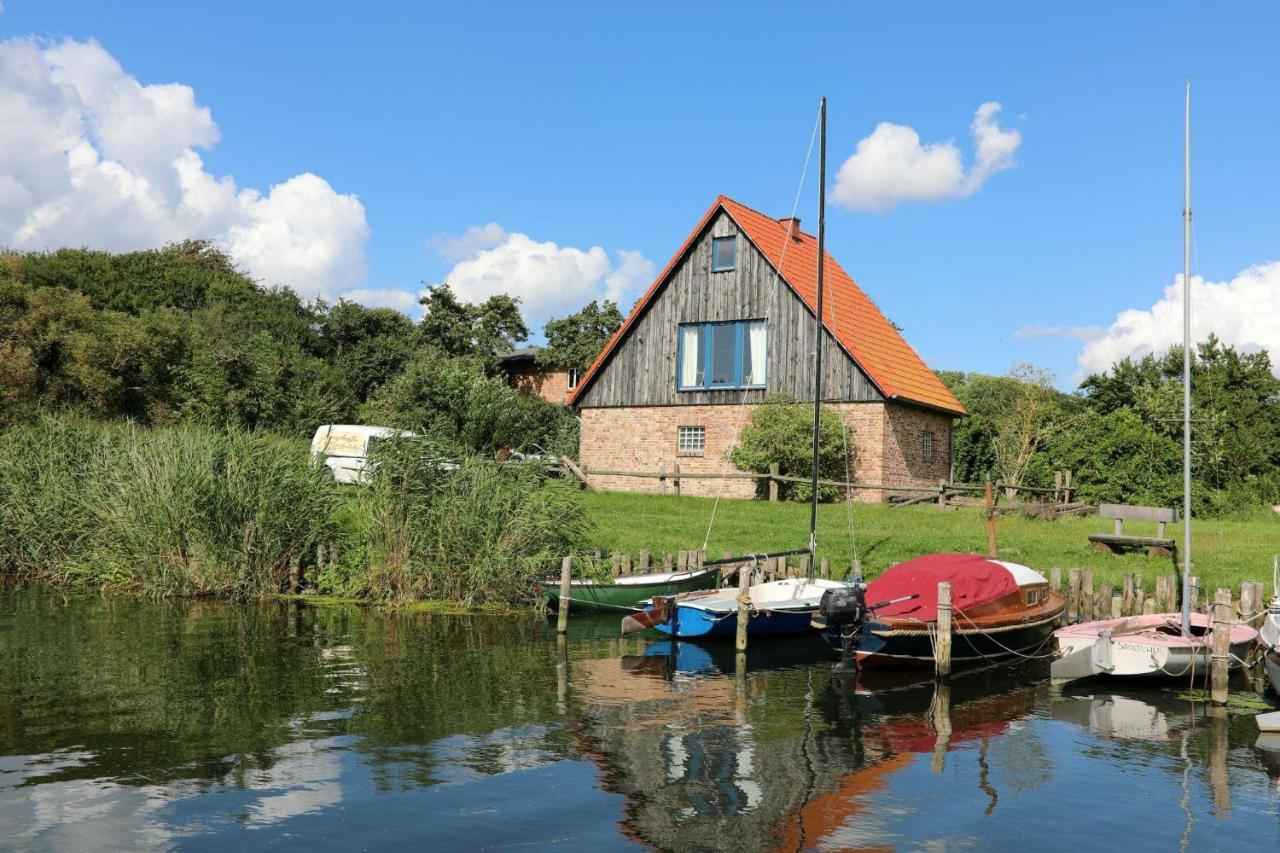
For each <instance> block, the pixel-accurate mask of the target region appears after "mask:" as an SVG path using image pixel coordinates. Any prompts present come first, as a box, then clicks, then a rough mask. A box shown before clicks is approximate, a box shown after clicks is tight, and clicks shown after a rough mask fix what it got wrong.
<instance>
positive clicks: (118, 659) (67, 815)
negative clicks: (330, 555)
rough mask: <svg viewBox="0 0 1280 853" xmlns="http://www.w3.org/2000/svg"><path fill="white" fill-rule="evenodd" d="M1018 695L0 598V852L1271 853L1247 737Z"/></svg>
mask: <svg viewBox="0 0 1280 853" xmlns="http://www.w3.org/2000/svg"><path fill="white" fill-rule="evenodd" d="M814 660H819V662H818V663H814V662H813V661H814ZM1044 675H1045V673H1044V671H1043V670H1042V669H1037V668H1035V667H1031V668H1025V667H1024V668H1015V669H997V670H989V671H985V672H978V673H969V674H964V675H961V676H957V677H955V678H953V679H952V680H951V681H950V682H949V683H944V684H941V685H937V686H935V684H934V682H933V679H932V677H931V676H929V674H927V673H926V674H925V676H926V677H925V678H924V679H923V680H922V679H921V678H919V677H918V676H914V675H911V674H893V673H879V672H875V673H867V674H866V675H865V676H863V677H861V678H856V679H855V678H852V677H848V676H837V675H834V674H833V673H832V671H831V666H830V661H829V658H828V656H827V655H826V653H825V649H810V648H808V647H806V646H805V645H804V643H802V642H787V643H773V644H764V643H762V644H760V647H759V648H758V649H752V650H751V652H750V653H749V654H748V655H747V656H746V657H745V659H740V658H739V657H738V656H736V655H735V654H734V653H733V651H732V648H731V647H729V646H724V645H721V646H711V645H708V646H698V645H694V644H691V643H687V642H672V641H663V642H652V641H647V640H645V639H643V638H641V637H630V638H626V639H623V638H619V637H618V636H617V622H616V619H609V620H605V621H602V622H600V623H599V624H597V623H595V622H593V621H591V620H581V619H575V620H574V621H573V622H571V625H570V633H569V636H568V638H567V639H560V640H557V639H556V638H555V637H554V632H553V631H550V630H548V628H547V626H546V625H545V624H544V623H543V622H541V621H540V620H536V619H533V618H521V617H515V618H513V617H473V618H465V617H442V616H429V615H425V614H408V613H386V612H379V611H368V610H360V609H356V608H312V607H305V606H303V607H299V606H297V605H288V606H286V605H232V604H227V603H213V602H186V603H176V604H175V603H155V602H141V601H132V600H129V599H110V598H100V597H97V596H90V595H79V596H64V595H62V594H61V593H59V594H56V595H53V594H50V593H49V592H47V591H45V590H41V589H38V588H32V589H21V590H0V686H2V687H3V690H0V847H33V848H67V849H78V848H85V847H98V848H103V847H110V848H121V849H144V848H168V847H175V846H181V847H190V846H212V845H214V844H216V845H218V846H224V847H225V846H235V847H237V848H239V847H248V848H255V847H268V846H281V845H288V846H291V847H292V846H306V847H308V848H317V849H324V848H334V849H340V848H341V849H346V848H349V847H366V846H430V847H432V848H435V849H473V848H486V847H505V846H514V845H524V846H532V847H541V846H547V845H550V844H553V843H554V844H558V845H560V846H562V847H563V848H565V849H590V850H601V849H612V848H618V847H626V846H634V845H636V844H640V845H645V846H650V847H657V848H661V849H679V850H685V849H695V850H696V849H726V850H727V849H734V850H739V849H741V850H765V849H782V850H811V849H819V850H822V849H827V850H835V849H840V850H844V849H866V848H892V847H907V848H915V847H925V846H948V847H977V848H988V847H1001V846H1006V847H1020V846H1026V845H1027V844H1028V843H1030V841H1031V839H1032V838H1034V839H1035V843H1037V844H1039V845H1040V846H1048V847H1051V848H1052V847H1054V846H1055V844H1054V841H1055V839H1062V840H1070V843H1069V844H1066V843H1064V844H1063V845H1062V846H1072V847H1075V846H1078V841H1079V837H1078V827H1076V826H1074V825H1073V822H1074V821H1075V820H1077V819H1078V816H1079V815H1082V814H1088V815H1089V816H1090V820H1091V822H1092V823H1093V824H1095V825H1094V826H1091V829H1090V832H1091V833H1093V834H1096V836H1097V837H1099V838H1105V837H1120V834H1121V833H1126V832H1127V833H1130V834H1132V833H1133V832H1134V831H1135V828H1141V831H1142V832H1143V836H1144V839H1145V840H1149V841H1150V843H1151V845H1152V846H1154V847H1160V848H1171V847H1174V846H1177V845H1178V844H1179V843H1182V842H1184V835H1185V843H1186V844H1187V845H1188V846H1190V847H1192V848H1198V847H1203V846H1214V844H1215V843H1217V842H1216V841H1215V839H1219V838H1221V837H1228V836H1222V835H1219V833H1222V832H1224V830H1226V829H1227V828H1230V836H1229V837H1232V838H1241V839H1243V838H1248V839H1250V840H1251V841H1254V840H1256V841H1257V842H1258V845H1259V846H1263V847H1267V846H1275V844H1276V843H1280V821H1278V820H1277V819H1276V814H1277V802H1278V797H1280V789H1278V788H1277V782H1276V780H1280V744H1277V745H1274V746H1272V747H1269V746H1268V745H1267V744H1266V743H1263V742H1260V741H1259V742H1258V743H1257V744H1256V745H1255V741H1258V738H1257V736H1256V732H1254V731H1252V730H1251V728H1250V727H1251V726H1252V725H1253V724H1252V720H1251V719H1250V718H1249V717H1247V716H1238V717H1231V716H1228V715H1225V714H1221V713H1218V714H1215V713H1212V712H1211V711H1210V710H1209V709H1207V708H1205V707H1204V706H1202V705H1199V704H1196V705H1192V704H1190V703H1188V702H1186V701H1182V700H1179V699H1178V698H1177V696H1176V694H1175V693H1174V692H1172V691H1164V692H1155V691H1145V692H1144V691H1141V690H1136V689H1135V690H1127V691H1125V690H1121V691H1116V690H1114V689H1113V688H1114V687H1115V685H1112V684H1106V685H1089V684H1088V683H1083V684H1080V685H1076V686H1074V687H1073V688H1072V690H1071V691H1068V692H1061V691H1058V690H1056V689H1053V688H1050V687H1049V685H1048V684H1047V681H1046V679H1045V678H1044ZM1102 688H1105V689H1106V691H1107V692H1106V693H1095V692H1090V691H1094V690H1099V689H1102ZM1126 790H1140V791H1141V792H1142V795H1141V796H1140V797H1124V796H1117V795H1116V792H1117V791H1126ZM1181 804H1185V810H1184V809H1183V806H1182V805H1181ZM1029 827H1034V835H1032V834H1029V832H1030V830H1029V829H1028V828H1029ZM1046 839H1048V841H1046Z"/></svg>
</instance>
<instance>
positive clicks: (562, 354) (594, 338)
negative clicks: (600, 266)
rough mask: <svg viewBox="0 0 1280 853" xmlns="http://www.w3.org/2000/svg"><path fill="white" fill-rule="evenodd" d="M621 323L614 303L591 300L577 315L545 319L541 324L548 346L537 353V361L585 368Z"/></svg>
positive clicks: (594, 358) (545, 363) (547, 364)
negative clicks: (542, 324) (544, 323)
mask: <svg viewBox="0 0 1280 853" xmlns="http://www.w3.org/2000/svg"><path fill="white" fill-rule="evenodd" d="M621 325H622V312H621V311H619V310H618V305H617V303H615V302H613V301H612V300H609V299H606V300H604V302H603V303H601V302H596V301H595V300H594V299H593V300H592V301H591V302H590V303H588V304H587V305H586V306H584V307H583V308H582V310H581V311H579V312H578V313H576V314H570V315H569V316H568V317H562V318H560V319H558V320H557V319H551V320H548V321H547V325H546V326H544V327H543V334H544V335H545V336H546V339H547V346H546V348H545V349H543V350H541V351H539V352H538V356H537V359H538V363H539V364H544V365H546V366H548V367H559V368H563V369H568V368H574V367H577V368H583V367H588V366H589V365H590V364H591V363H592V362H594V361H595V360H596V356H597V355H599V354H600V350H602V349H604V345H605V344H607V343H608V342H609V338H611V337H613V333H614V332H616V331H617V330H618V327H619V326H621Z"/></svg>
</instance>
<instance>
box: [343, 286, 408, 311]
mask: <svg viewBox="0 0 1280 853" xmlns="http://www.w3.org/2000/svg"><path fill="white" fill-rule="evenodd" d="M342 298H343V299H345V300H347V301H348V302H359V303H360V304H361V305H365V306H368V307H369V308H394V309H396V310H397V311H399V312H401V313H403V314H409V315H410V316H412V315H414V314H417V313H418V312H419V311H421V310H422V306H421V305H419V304H418V294H417V293H414V292H413V291H409V290H403V289H400V288H395V287H378V288H367V287H359V288H356V289H355V290H348V291H347V292H346V293H344V294H342Z"/></svg>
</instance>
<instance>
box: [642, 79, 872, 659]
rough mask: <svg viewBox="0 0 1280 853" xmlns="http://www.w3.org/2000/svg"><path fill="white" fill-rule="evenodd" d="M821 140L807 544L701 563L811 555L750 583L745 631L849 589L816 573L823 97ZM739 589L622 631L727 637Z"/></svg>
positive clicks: (797, 621)
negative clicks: (793, 569) (799, 573)
mask: <svg viewBox="0 0 1280 853" xmlns="http://www.w3.org/2000/svg"><path fill="white" fill-rule="evenodd" d="M819 124H820V126H821V143H820V147H819V154H818V172H819V177H818V247H817V248H818V281H817V284H818V292H817V306H816V310H815V311H814V315H813V324H814V340H815V352H814V359H815V365H814V368H815V369H814V372H813V477H812V480H813V483H812V486H813V503H812V507H811V510H810V514H809V546H808V547H807V548H803V549H797V550H794V551H784V552H775V553H771V554H764V553H760V554H752V555H748V556H745V557H733V558H729V559H725V560H713V561H708V562H707V563H704V565H713V564H732V563H737V564H739V571H748V570H749V569H750V568H751V566H752V565H753V564H755V565H758V561H759V560H763V559H766V558H768V557H786V556H792V555H798V554H808V555H809V573H808V576H807V577H804V578H787V579H785V580H777V581H769V582H767V583H756V584H753V585H751V586H750V587H749V589H748V592H747V595H748V596H749V598H750V601H751V615H750V617H749V621H748V623H747V635H748V636H749V637H756V636H777V635H794V634H803V633H809V632H812V631H814V630H815V629H814V628H813V627H812V626H811V625H810V621H811V618H812V616H813V614H814V613H815V612H816V611H817V610H818V607H819V605H820V603H821V602H822V596H823V594H824V593H826V592H827V591H828V590H841V589H849V588H851V587H853V586H854V585H856V584H860V580H855V581H853V582H848V581H835V580H828V579H826V578H819V577H817V576H816V574H815V572H816V569H817V566H818V560H817V529H818V496H819V491H818V427H819V423H820V419H821V416H822V339H823V331H824V329H825V326H826V324H825V323H824V322H823V319H822V318H823V313H822V300H823V273H824V268H825V266H826V251H825V244H826V182H827V99H826V98H825V97H824V98H823V99H822V101H821V105H820V107H819ZM737 627H738V590H737V589H732V588H725V589H719V590H711V591H706V592H691V593H685V594H683V595H678V596H669V597H662V598H656V599H654V600H653V601H652V602H651V603H650V605H649V606H648V607H647V608H646V609H645V610H644V611H642V612H640V613H636V614H632V615H629V616H626V617H624V618H623V620H622V633H623V634H629V633H631V632H633V631H642V630H644V629H646V628H656V629H657V630H658V631H660V632H662V633H664V634H669V635H670V636H672V637H676V638H681V639H688V638H692V637H728V636H733V635H734V634H735V633H736V632H737Z"/></svg>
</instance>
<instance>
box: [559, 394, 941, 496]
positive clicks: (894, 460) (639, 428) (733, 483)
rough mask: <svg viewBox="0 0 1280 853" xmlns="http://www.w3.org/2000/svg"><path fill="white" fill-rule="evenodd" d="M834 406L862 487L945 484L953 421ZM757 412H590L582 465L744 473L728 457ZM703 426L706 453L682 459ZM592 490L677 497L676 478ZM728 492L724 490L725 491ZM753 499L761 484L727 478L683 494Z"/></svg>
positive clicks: (622, 481) (597, 482)
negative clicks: (682, 448)
mask: <svg viewBox="0 0 1280 853" xmlns="http://www.w3.org/2000/svg"><path fill="white" fill-rule="evenodd" d="M833 407H834V408H835V409H837V410H838V411H839V412H840V415H841V418H842V419H843V420H844V422H845V424H846V425H847V426H848V428H849V441H850V444H851V450H852V453H851V456H852V458H851V459H850V465H849V470H850V473H851V474H852V476H853V479H854V480H855V481H856V482H863V483H900V484H902V485H908V484H910V485H930V486H933V485H937V482H938V480H939V479H940V478H943V477H946V476H947V473H948V466H949V463H950V441H951V419H950V418H948V417H947V416H945V415H941V414H936V413H933V412H927V411H924V410H921V409H916V408H912V407H909V406H903V405H899V404H895V403H889V404H884V403H838V404H833ZM753 408H754V407H753V406H655V407H638V408H609V409H605V408H598V409H583V410H582V413H581V415H582V438H581V445H580V448H579V456H580V461H581V463H582V465H583V467H584V468H586V469H588V470H597V471H599V470H607V471H641V472H656V471H659V470H661V471H673V469H674V466H675V465H676V464H677V463H679V465H680V471H681V473H682V474H689V473H711V474H716V475H719V474H720V473H721V472H722V471H730V472H736V470H737V469H735V468H733V467H732V466H730V465H727V464H726V463H725V461H724V459H725V455H726V454H727V453H728V451H729V449H730V448H731V447H732V445H733V442H734V440H735V439H736V438H737V435H738V432H739V430H741V429H742V427H743V426H744V425H745V424H746V422H747V419H748V418H749V417H750V414H751V410H752V409H753ZM680 426H701V427H703V428H704V429H705V430H706V450H705V451H704V453H703V454H702V455H700V456H692V455H679V454H678V453H677V450H676V434H677V428H678V427H680ZM925 431H930V432H932V433H933V454H932V457H931V458H930V459H928V460H926V459H925V458H924V439H923V434H924V432H925ZM589 479H590V481H591V485H592V487H594V488H597V489H603V490H606V491H627V492H662V491H664V490H665V491H667V492H671V491H673V483H672V481H671V480H670V479H668V480H667V481H666V482H663V481H661V480H658V479H653V478H640V477H624V476H618V475H615V474H608V475H594V474H593V475H590V477H589ZM721 490H722V491H721ZM717 492H719V493H720V494H722V495H723V496H724V497H735V498H749V497H753V496H754V495H755V494H756V481H754V480H738V479H730V480H724V481H723V482H722V481H721V480H720V478H719V476H716V477H714V478H708V479H684V480H682V482H681V494H685V495H700V496H707V497H712V496H715V495H716V494H717ZM854 497H855V499H857V500H862V501H880V500H883V499H884V497H885V492H884V491H883V490H879V489H864V490H861V491H859V492H858V493H857V494H855V496H854Z"/></svg>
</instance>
